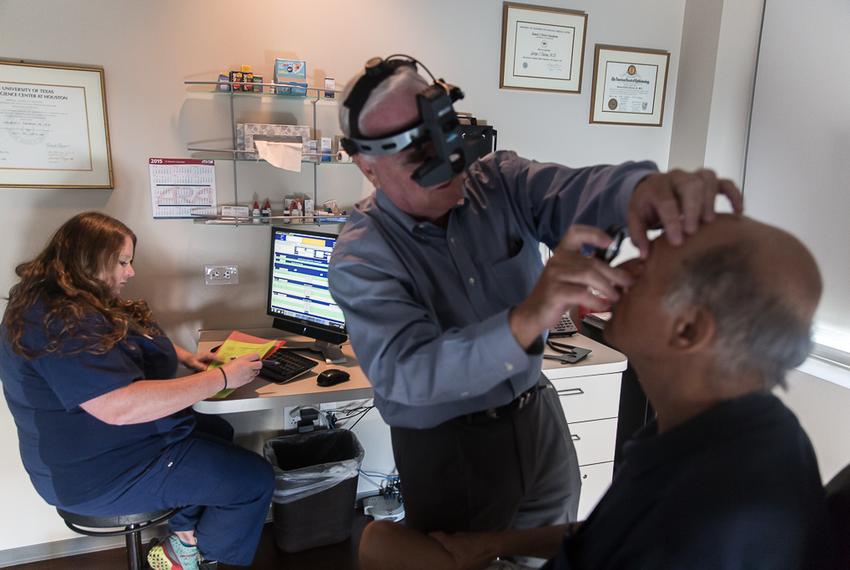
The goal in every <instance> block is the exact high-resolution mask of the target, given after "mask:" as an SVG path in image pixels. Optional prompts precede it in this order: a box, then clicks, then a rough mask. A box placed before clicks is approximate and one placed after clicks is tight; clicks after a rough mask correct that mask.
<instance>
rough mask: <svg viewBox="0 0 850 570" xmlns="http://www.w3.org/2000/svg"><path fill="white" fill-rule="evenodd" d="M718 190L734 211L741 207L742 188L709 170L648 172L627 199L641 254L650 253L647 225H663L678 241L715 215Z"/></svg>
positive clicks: (632, 232)
mask: <svg viewBox="0 0 850 570" xmlns="http://www.w3.org/2000/svg"><path fill="white" fill-rule="evenodd" d="M718 194H721V195H723V196H726V198H728V199H729V202H730V203H731V204H732V209H733V210H734V211H735V213H737V214H740V213H741V212H742V211H743V209H744V199H743V196H742V195H741V191H740V190H739V189H738V187H737V186H735V184H734V183H733V182H732V181H731V180H724V179H718V178H717V176H716V175H715V174H714V172H713V171H711V170H705V169H703V170H697V171H696V172H685V171H683V170H671V171H670V172H658V173H655V174H650V175H649V176H647V177H646V178H644V179H643V180H642V181H641V182H640V183H639V184H638V185H637V187H635V191H634V193H633V194H632V199H631V201H630V202H629V211H628V224H629V235H630V236H631V238H632V242H633V243H634V244H635V246H636V247H637V248H638V249H639V250H640V255H641V257H643V258H645V257H646V256H647V255H648V254H649V240H648V238H647V237H646V232H647V230H649V229H654V228H664V231H665V234H666V238H667V239H668V240H669V241H670V243H671V244H673V245H680V244H681V243H682V241H683V240H684V238H685V235H692V234H694V233H695V232H696V231H697V229H698V228H699V225H700V224H701V223H706V222H710V221H712V220H713V219H714V216H715V211H714V203H715V198H716V197H717V195H718Z"/></svg>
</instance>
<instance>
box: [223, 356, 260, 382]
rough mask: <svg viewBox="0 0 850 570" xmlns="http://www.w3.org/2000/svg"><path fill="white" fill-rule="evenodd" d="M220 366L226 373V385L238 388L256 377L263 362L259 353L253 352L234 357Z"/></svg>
mask: <svg viewBox="0 0 850 570" xmlns="http://www.w3.org/2000/svg"><path fill="white" fill-rule="evenodd" d="M221 367H222V369H224V371H225V372H226V373H227V387H228V388H238V387H239V386H244V385H245V384H247V383H248V382H250V381H251V380H253V379H254V378H256V377H257V375H258V374H259V373H260V370H262V368H263V363H262V361H261V360H260V355H259V354H257V353H253V354H246V355H244V356H240V357H238V358H234V359H233V360H231V361H230V362H228V363H227V364H223V365H222V366H221Z"/></svg>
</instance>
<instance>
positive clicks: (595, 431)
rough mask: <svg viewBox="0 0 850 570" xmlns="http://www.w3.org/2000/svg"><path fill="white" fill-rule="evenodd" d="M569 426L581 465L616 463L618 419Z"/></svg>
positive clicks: (577, 423)
mask: <svg viewBox="0 0 850 570" xmlns="http://www.w3.org/2000/svg"><path fill="white" fill-rule="evenodd" d="M569 425H570V434H571V435H572V438H573V444H574V445H575V446H576V455H577V456H578V464H579V465H587V464H589V463H602V462H605V461H614V444H615V440H616V438H617V418H610V419H607V420H594V421H590V422H576V423H570V424H569Z"/></svg>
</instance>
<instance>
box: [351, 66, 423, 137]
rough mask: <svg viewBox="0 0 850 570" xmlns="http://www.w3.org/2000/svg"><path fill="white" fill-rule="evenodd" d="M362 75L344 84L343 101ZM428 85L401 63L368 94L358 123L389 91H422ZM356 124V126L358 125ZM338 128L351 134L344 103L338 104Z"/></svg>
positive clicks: (409, 67)
mask: <svg viewBox="0 0 850 570" xmlns="http://www.w3.org/2000/svg"><path fill="white" fill-rule="evenodd" d="M362 76H363V73H359V74H357V75H355V76H354V77H353V78H352V79H351V81H349V82H348V84H347V85H346V86H345V90H344V91H343V93H342V100H343V101H345V100H346V99H347V98H348V96H349V95H350V94H351V90H352V89H354V85H355V84H356V83H357V80H358V79H360V78H361V77H362ZM426 87H428V82H427V81H426V80H425V78H424V77H422V76H421V75H419V74H418V73H416V70H414V69H413V68H412V67H411V66H409V65H402V66H399V67H397V68H396V70H395V72H394V73H393V74H392V75H390V76H389V77H387V78H386V79H384V80H383V81H381V82H380V83H379V84H378V86H377V87H375V89H373V90H372V92H371V93H370V94H369V98H368V99H367V100H366V104H365V105H363V109H362V110H361V111H360V120H359V123H360V125H362V124H363V117H365V116H367V115H368V114H369V113H371V112H372V111H374V110H375V108H376V107H378V106H379V105H380V104H381V103H382V102H383V100H384V99H386V98H387V96H388V95H389V94H390V93H393V92H395V91H397V90H400V89H408V90H410V91H411V93H416V92H419V91H422V90H423V89H425V88H426ZM360 125H358V127H359V126H360ZM339 128H340V130H341V131H342V134H343V135H345V136H347V137H350V136H351V124H350V123H349V111H348V107H346V106H345V105H340V106H339Z"/></svg>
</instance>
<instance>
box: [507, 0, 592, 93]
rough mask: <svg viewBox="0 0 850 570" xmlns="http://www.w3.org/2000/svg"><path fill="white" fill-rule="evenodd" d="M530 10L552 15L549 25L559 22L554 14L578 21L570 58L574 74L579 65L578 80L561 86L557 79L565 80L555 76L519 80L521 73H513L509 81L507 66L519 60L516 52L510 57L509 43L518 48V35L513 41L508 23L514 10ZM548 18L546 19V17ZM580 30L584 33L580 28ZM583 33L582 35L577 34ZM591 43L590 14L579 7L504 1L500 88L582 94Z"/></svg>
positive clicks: (570, 80) (510, 66) (514, 36)
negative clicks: (589, 44) (574, 8)
mask: <svg viewBox="0 0 850 570" xmlns="http://www.w3.org/2000/svg"><path fill="white" fill-rule="evenodd" d="M514 10H515V11H517V12H519V11H527V12H535V13H538V14H540V15H542V16H547V15H548V16H550V21H549V22H545V21H544V22H542V23H543V24H546V25H553V26H554V25H558V24H555V23H553V22H554V21H555V18H552V16H555V15H557V16H560V17H561V18H557V19H562V18H563V17H567V18H569V19H573V18H574V21H573V22H572V23H574V24H575V29H574V31H575V34H574V36H573V46H572V47H573V50H572V53H571V60H570V73H571V74H572V72H573V71H574V69H575V67H577V68H578V79H577V80H573V79H569V80H567V81H569V84H568V85H567V86H566V87H565V88H557V87H555V85H556V84H557V83H555V82H557V81H565V80H563V79H555V78H541V77H537V78H526V79H517V76H513V78H512V79H510V80H506V69H509V68H513V67H514V65H513V62H514V61H515V57H516V56H515V55H514V56H509V55H508V54H507V46H508V44H509V43H512V44H513V45H514V49H515V48H516V34H515V33H514V34H513V41H512V42H511V41H510V38H509V34H508V23H509V20H510V16H511V12H512V11H514ZM544 20H545V18H544ZM579 29H580V32H578V30H579ZM579 33H580V35H581V38H578V37H577V36H578V35H579ZM586 44H587V13H586V12H581V11H579V10H567V9H565V8H554V7H551V6H534V5H531V4H519V3H516V2H504V4H503V8H502V50H501V57H500V60H499V88H500V89H518V90H523V91H547V92H552V93H574V94H578V93H581V83H582V79H583V74H584V49H585V45H586ZM576 49H577V50H578V54H577V55H576V54H575V53H574V52H575V51H576Z"/></svg>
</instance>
